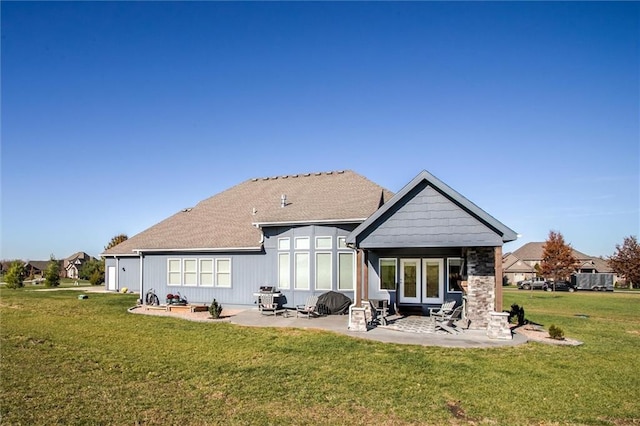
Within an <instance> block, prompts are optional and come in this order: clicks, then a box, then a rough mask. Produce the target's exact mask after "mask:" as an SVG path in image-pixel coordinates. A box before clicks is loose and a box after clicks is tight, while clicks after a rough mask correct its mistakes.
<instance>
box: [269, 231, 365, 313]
mask: <svg viewBox="0 0 640 426" xmlns="http://www.w3.org/2000/svg"><path fill="white" fill-rule="evenodd" d="M355 226H356V225H340V226H331V225H309V226H298V227H274V228H266V229H265V230H264V235H265V238H264V249H265V252H266V262H267V264H268V265H269V267H270V268H271V269H270V273H271V275H270V276H271V277H272V280H271V282H270V283H269V284H268V285H274V286H277V284H278V282H277V280H278V270H277V267H278V253H279V251H278V239H279V238H290V242H291V248H290V250H289V251H288V252H289V253H290V254H291V264H290V267H289V275H290V277H291V288H290V289H279V290H280V291H281V292H282V293H283V294H284V295H285V297H286V305H287V306H289V307H294V306H295V305H301V304H304V303H305V301H306V300H307V297H309V296H311V295H316V296H317V295H320V294H322V293H326V292H327V291H329V290H324V289H322V290H318V289H316V288H315V274H316V265H315V253H316V249H315V237H332V246H331V247H332V248H331V250H317V251H321V252H328V251H331V255H332V256H331V265H332V268H331V271H332V276H331V282H332V288H331V290H332V291H339V292H340V293H343V294H344V295H345V296H347V297H349V298H350V299H351V300H353V298H354V292H353V291H345V290H338V252H343V251H351V252H353V250H338V237H346V236H347V235H349V233H350V232H351V231H352V230H353V229H354V228H355ZM296 237H309V238H310V248H309V250H305V251H308V252H309V266H310V284H309V287H310V288H309V290H295V289H294V288H293V287H294V272H295V271H294V262H295V260H294V258H293V254H294V253H295V252H296V250H295V248H294V238H296ZM280 252H281V251H280ZM354 257H355V252H354ZM354 281H355V263H354Z"/></svg>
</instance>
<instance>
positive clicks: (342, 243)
mask: <svg viewBox="0 0 640 426" xmlns="http://www.w3.org/2000/svg"><path fill="white" fill-rule="evenodd" d="M338 248H339V249H346V248H349V247H347V237H338Z"/></svg>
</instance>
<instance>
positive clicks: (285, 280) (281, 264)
mask: <svg viewBox="0 0 640 426" xmlns="http://www.w3.org/2000/svg"><path fill="white" fill-rule="evenodd" d="M290 287H291V257H290V255H289V253H278V288H286V289H288V288H290Z"/></svg>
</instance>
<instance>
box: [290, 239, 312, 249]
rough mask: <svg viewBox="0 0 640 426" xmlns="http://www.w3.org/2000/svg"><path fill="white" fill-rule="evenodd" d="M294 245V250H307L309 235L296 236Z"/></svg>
mask: <svg viewBox="0 0 640 426" xmlns="http://www.w3.org/2000/svg"><path fill="white" fill-rule="evenodd" d="M294 245H295V249H296V250H309V247H310V246H309V237H296V239H295V243H294Z"/></svg>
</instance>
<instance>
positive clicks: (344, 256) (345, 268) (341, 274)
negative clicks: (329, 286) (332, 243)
mask: <svg viewBox="0 0 640 426" xmlns="http://www.w3.org/2000/svg"><path fill="white" fill-rule="evenodd" d="M353 275H354V274H353V253H338V290H353V278H354V277H353Z"/></svg>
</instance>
